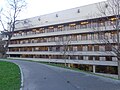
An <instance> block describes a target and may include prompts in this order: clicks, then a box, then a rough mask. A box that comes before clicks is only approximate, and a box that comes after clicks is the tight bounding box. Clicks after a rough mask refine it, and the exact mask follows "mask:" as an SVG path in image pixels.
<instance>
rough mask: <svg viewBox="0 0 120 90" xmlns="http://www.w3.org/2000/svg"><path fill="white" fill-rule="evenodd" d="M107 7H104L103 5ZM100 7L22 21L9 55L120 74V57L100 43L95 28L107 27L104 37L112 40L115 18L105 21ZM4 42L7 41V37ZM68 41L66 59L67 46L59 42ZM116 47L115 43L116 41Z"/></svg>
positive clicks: (80, 8)
mask: <svg viewBox="0 0 120 90" xmlns="http://www.w3.org/2000/svg"><path fill="white" fill-rule="evenodd" d="M101 3H103V2H101ZM103 5H104V4H103ZM96 13H99V12H98V8H97V5H96V4H91V5H86V6H81V7H77V8H73V9H68V10H64V11H59V12H55V13H51V14H47V15H42V16H37V17H33V18H28V19H25V20H21V21H19V23H18V24H17V25H16V30H15V31H14V35H13V37H12V39H11V43H10V45H9V50H8V52H7V54H8V55H9V57H11V58H20V59H28V60H38V61H45V62H55V63H64V62H65V60H64V59H66V63H68V64H70V65H71V66H74V67H77V68H80V69H83V70H87V71H91V72H94V73H95V72H96V73H107V74H117V66H118V64H117V58H116V57H115V56H114V54H113V53H111V52H110V51H112V50H111V48H110V47H108V46H107V45H106V44H105V43H104V42H102V43H101V42H99V37H98V32H97V31H94V30H93V27H95V28H97V26H98V24H99V27H101V28H102V27H104V26H103V23H104V24H106V25H107V27H106V28H107V29H106V30H104V31H103V32H104V35H107V36H108V39H111V38H113V37H115V36H116V31H115V30H113V27H111V22H113V23H114V21H115V19H114V17H113V16H108V18H109V20H105V17H102V18H103V19H104V21H101V20H102V19H101V17H100V16H96V15H93V14H96ZM4 40H7V38H6V37H4ZM60 40H61V41H64V42H65V41H66V42H67V41H68V40H70V42H69V43H68V44H67V48H68V51H67V53H66V58H64V55H63V54H62V53H61V52H64V51H63V45H61V44H58V43H56V42H59V41H60ZM113 45H115V44H114V42H113Z"/></svg>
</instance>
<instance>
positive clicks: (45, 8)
mask: <svg viewBox="0 0 120 90" xmlns="http://www.w3.org/2000/svg"><path fill="white" fill-rule="evenodd" d="M4 1H5V0H0V7H2V6H4ZM101 1H106V0H26V2H27V8H26V9H25V10H24V12H22V15H20V19H25V18H30V17H35V16H39V15H44V14H49V13H53V12H57V11H61V10H66V9H70V8H75V7H80V6H84V5H88V4H92V3H96V2H101Z"/></svg>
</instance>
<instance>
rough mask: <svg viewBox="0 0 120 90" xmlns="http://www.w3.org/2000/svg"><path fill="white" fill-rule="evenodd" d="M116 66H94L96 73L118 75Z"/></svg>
mask: <svg viewBox="0 0 120 90" xmlns="http://www.w3.org/2000/svg"><path fill="white" fill-rule="evenodd" d="M117 71H118V69H117V66H96V72H97V73H106V74H118V72H117Z"/></svg>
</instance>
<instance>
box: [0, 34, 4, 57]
mask: <svg viewBox="0 0 120 90" xmlns="http://www.w3.org/2000/svg"><path fill="white" fill-rule="evenodd" d="M4 44H5V42H4V41H3V40H2V36H1V35H0V58H2V57H3V54H4V52H5V50H4Z"/></svg>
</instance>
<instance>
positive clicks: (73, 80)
mask: <svg viewBox="0 0 120 90" xmlns="http://www.w3.org/2000/svg"><path fill="white" fill-rule="evenodd" d="M11 62H14V63H17V64H18V65H19V66H20V67H21V69H22V71H23V76H24V78H23V80H24V83H23V84H24V86H23V90H120V81H118V80H113V79H109V78H104V77H99V76H95V75H90V74H86V73H83V72H77V71H72V70H68V69H64V68H59V67H54V66H48V65H44V64H40V63H36V62H28V61H18V60H11Z"/></svg>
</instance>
